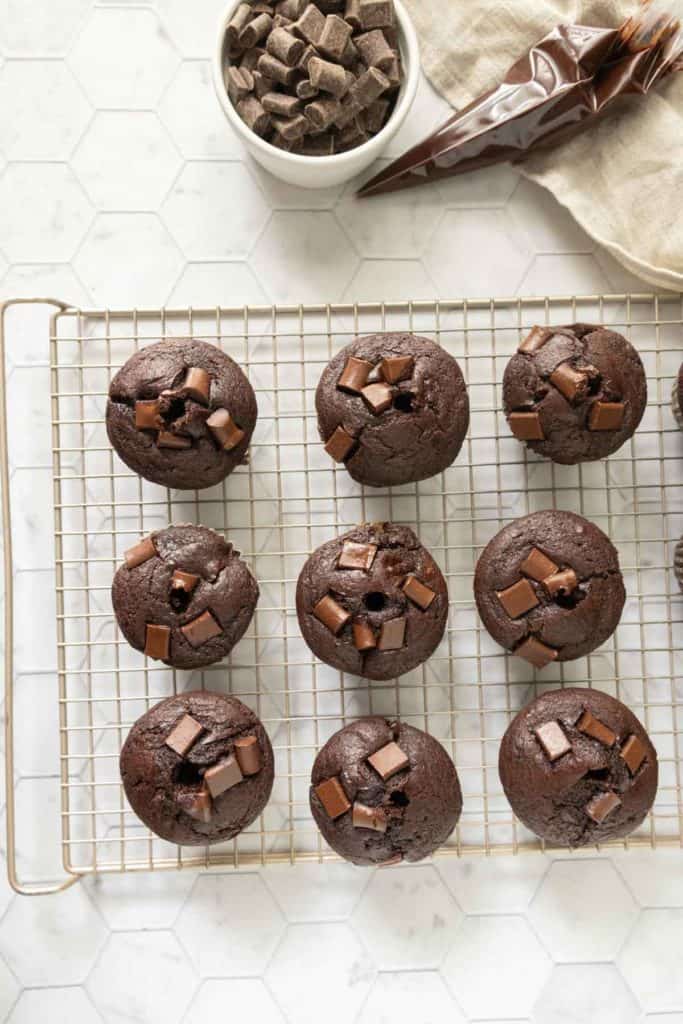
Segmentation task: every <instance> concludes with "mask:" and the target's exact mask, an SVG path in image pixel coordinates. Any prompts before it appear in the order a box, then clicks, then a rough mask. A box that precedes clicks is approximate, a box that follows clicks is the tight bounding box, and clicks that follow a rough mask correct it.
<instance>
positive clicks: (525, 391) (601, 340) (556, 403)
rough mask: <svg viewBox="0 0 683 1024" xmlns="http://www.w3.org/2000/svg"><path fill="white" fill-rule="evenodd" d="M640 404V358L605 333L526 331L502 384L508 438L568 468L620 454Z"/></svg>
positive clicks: (584, 328)
mask: <svg viewBox="0 0 683 1024" xmlns="http://www.w3.org/2000/svg"><path fill="white" fill-rule="evenodd" d="M646 405H647V380H646V378H645V371H644V369H643V364H642V362H641V360H640V356H639V355H638V353H637V352H636V350H635V349H634V348H633V346H632V345H631V344H629V342H628V341H627V340H626V338H623V337H622V336H621V335H620V334H617V333H616V331H611V330H609V329H608V328H606V327H593V326H590V325H588V324H573V325H572V326H570V327H547V328H546V327H534V329H533V331H532V332H531V334H529V335H528V336H527V337H526V338H525V339H524V341H523V342H522V343H521V345H520V346H519V349H518V350H517V353H516V354H515V355H514V356H513V357H512V359H511V360H510V362H509V363H508V365H507V367H506V369H505V375H504V377H503V406H504V409H505V415H506V417H507V421H508V424H509V426H510V429H511V431H512V433H513V434H514V435H515V437H517V438H518V439H519V440H520V441H523V442H525V444H526V445H527V447H529V448H530V449H531V450H532V451H534V452H537V453H538V454H539V455H545V456H546V457H547V458H549V459H552V460H553V462H559V463H563V464H565V465H570V466H573V465H575V464H576V463H578V462H591V461H593V460H595V459H604V458H605V457H606V456H607V455H611V454H612V453H613V452H616V451H617V449H619V448H621V446H622V445H623V444H624V443H625V442H626V441H628V439H629V438H630V437H632V436H633V434H634V433H635V432H636V430H637V428H638V425H639V424H640V421H641V419H642V418H643V413H644V412H645V407H646Z"/></svg>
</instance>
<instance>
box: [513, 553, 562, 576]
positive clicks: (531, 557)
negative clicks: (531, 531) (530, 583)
mask: <svg viewBox="0 0 683 1024" xmlns="http://www.w3.org/2000/svg"><path fill="white" fill-rule="evenodd" d="M520 569H521V571H522V572H523V573H524V575H525V576H530V577H531V579H532V580H536V582H537V583H542V582H543V580H545V579H547V578H548V576H552V575H553V574H554V573H556V572H557V571H558V569H559V566H557V565H555V563H554V562H551V560H550V559H549V558H548V556H547V555H544V554H543V552H542V551H539V550H538V548H532V549H531V551H530V552H529V554H528V555H527V557H526V558H525V559H524V561H523V562H522V564H521V565H520Z"/></svg>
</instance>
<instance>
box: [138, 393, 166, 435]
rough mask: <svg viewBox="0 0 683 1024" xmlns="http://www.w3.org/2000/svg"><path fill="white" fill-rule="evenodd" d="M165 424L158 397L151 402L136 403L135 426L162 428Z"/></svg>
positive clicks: (153, 428) (139, 427)
mask: <svg viewBox="0 0 683 1024" xmlns="http://www.w3.org/2000/svg"><path fill="white" fill-rule="evenodd" d="M163 425H164V421H163V419H162V418H161V405H160V402H159V399H158V398H154V399H152V400H151V401H149V402H136V403H135V426H136V427H137V429H138V430H161V429H162V427H163Z"/></svg>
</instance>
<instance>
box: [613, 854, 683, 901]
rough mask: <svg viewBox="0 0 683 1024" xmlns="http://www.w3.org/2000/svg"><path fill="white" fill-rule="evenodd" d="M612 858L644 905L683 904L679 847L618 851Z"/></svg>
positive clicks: (637, 898)
mask: <svg viewBox="0 0 683 1024" xmlns="http://www.w3.org/2000/svg"><path fill="white" fill-rule="evenodd" d="M612 860H613V862H614V864H615V866H616V869H617V871H618V872H619V874H620V875H621V877H622V878H623V879H624V881H625V882H626V885H627V886H628V887H629V889H630V890H631V892H632V893H633V895H634V896H635V898H636V900H637V901H638V903H639V904H640V905H641V907H683V874H682V873H681V855H680V850H678V849H666V848H663V849H659V850H656V851H653V850H624V851H623V852H622V851H621V850H615V851H613V853H612Z"/></svg>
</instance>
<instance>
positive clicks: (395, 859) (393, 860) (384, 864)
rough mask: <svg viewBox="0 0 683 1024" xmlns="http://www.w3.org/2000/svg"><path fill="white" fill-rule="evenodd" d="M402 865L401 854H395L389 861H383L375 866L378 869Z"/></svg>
mask: <svg viewBox="0 0 683 1024" xmlns="http://www.w3.org/2000/svg"><path fill="white" fill-rule="evenodd" d="M402 863H403V854H402V853H396V854H394V856H393V857H390V858H389V860H383V861H382V863H381V864H378V865H377V867H378V868H393V867H395V866H396V865H397V864H402Z"/></svg>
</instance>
